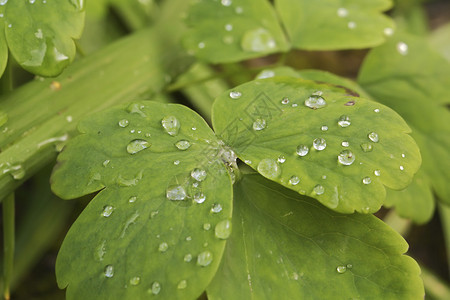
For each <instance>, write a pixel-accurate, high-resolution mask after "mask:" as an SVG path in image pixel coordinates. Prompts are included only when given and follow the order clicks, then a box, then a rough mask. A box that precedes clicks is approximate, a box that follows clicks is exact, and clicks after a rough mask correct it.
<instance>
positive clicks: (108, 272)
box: [103, 265, 114, 278]
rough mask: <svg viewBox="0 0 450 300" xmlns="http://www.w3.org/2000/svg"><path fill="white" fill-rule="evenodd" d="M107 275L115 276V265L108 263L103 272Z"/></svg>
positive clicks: (109, 276)
mask: <svg viewBox="0 0 450 300" xmlns="http://www.w3.org/2000/svg"><path fill="white" fill-rule="evenodd" d="M103 273H104V274H105V276H106V277H108V278H111V277H113V276H114V267H113V266H112V265H107V266H106V267H105V270H104V272H103Z"/></svg>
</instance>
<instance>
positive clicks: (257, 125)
mask: <svg viewBox="0 0 450 300" xmlns="http://www.w3.org/2000/svg"><path fill="white" fill-rule="evenodd" d="M264 128H266V120H264V119H256V121H255V122H253V130H255V131H260V130H263V129H264Z"/></svg>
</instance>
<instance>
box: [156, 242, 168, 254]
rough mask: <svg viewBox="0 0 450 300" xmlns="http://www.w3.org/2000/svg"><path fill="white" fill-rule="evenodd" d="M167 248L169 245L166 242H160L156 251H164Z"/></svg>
mask: <svg viewBox="0 0 450 300" xmlns="http://www.w3.org/2000/svg"><path fill="white" fill-rule="evenodd" d="M167 249H169V245H168V244H167V243H166V242H162V243H161V244H159V247H158V251H159V252H166V251H167Z"/></svg>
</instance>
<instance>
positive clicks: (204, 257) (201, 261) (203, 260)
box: [197, 251, 213, 267]
mask: <svg viewBox="0 0 450 300" xmlns="http://www.w3.org/2000/svg"><path fill="white" fill-rule="evenodd" d="M212 261H213V254H212V253H211V252H210V251H204V252H202V253H200V254H199V255H198V257H197V265H199V266H202V267H206V266H208V265H209V264H210V263H211V262H212Z"/></svg>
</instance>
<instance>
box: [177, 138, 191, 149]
mask: <svg viewBox="0 0 450 300" xmlns="http://www.w3.org/2000/svg"><path fill="white" fill-rule="evenodd" d="M175 147H177V148H178V150H182V151H184V150H187V149H188V148H189V147H191V143H189V141H186V140H181V141H178V142H176V143H175Z"/></svg>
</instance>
